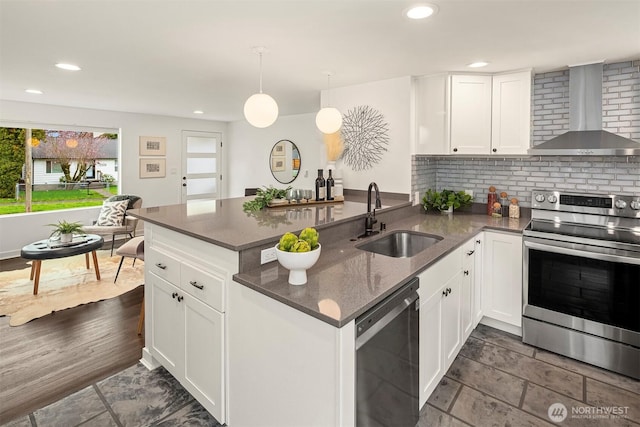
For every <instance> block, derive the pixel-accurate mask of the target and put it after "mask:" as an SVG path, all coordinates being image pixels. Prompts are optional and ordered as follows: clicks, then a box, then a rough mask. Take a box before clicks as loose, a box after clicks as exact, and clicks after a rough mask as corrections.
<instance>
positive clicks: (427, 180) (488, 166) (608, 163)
mask: <svg viewBox="0 0 640 427" xmlns="http://www.w3.org/2000/svg"><path fill="white" fill-rule="evenodd" d="M412 166H413V167H412V194H413V192H416V191H418V192H420V194H421V195H422V194H423V193H424V192H425V191H426V190H427V189H429V188H436V189H437V190H439V191H441V190H442V189H443V188H446V189H449V190H473V195H474V198H475V201H476V202H478V203H483V202H485V201H486V200H487V192H488V189H489V187H490V186H491V185H494V186H495V187H496V188H497V189H498V192H501V191H506V192H507V193H508V194H509V197H510V198H511V197H517V198H518V200H520V203H521V205H522V206H524V207H530V206H531V190H533V189H534V188H548V189H557V190H564V191H576V192H592V193H604V194H628V195H636V196H637V195H640V157H638V156H611V157H609V156H607V157H598V156H588V157H586V156H583V157H569V156H543V157H523V158H512V159H511V158H507V159H502V158H501V159H493V158H463V157H454V156H447V157H435V156H420V155H416V156H413V157H412Z"/></svg>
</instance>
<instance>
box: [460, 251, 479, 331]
mask: <svg viewBox="0 0 640 427" xmlns="http://www.w3.org/2000/svg"><path fill="white" fill-rule="evenodd" d="M475 252H476V251H475V240H474V239H471V240H469V241H468V242H467V243H465V244H464V245H463V246H462V257H463V259H462V285H461V289H460V292H461V296H460V303H461V306H460V316H461V322H462V340H463V341H465V340H466V339H467V338H469V335H471V331H473V328H474V305H473V303H474V290H475V280H474V279H475V265H474V260H475Z"/></svg>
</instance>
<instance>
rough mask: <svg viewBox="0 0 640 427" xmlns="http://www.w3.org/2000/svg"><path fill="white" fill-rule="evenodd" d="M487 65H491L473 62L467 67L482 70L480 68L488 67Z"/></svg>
mask: <svg viewBox="0 0 640 427" xmlns="http://www.w3.org/2000/svg"><path fill="white" fill-rule="evenodd" d="M487 65H489V63H488V62H484V61H478V62H473V63H471V64H469V65H467V67H470V68H480V67H486V66H487Z"/></svg>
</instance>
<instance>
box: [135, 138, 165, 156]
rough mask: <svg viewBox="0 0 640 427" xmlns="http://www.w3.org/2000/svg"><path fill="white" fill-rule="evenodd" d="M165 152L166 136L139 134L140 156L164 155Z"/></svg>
mask: <svg viewBox="0 0 640 427" xmlns="http://www.w3.org/2000/svg"><path fill="white" fill-rule="evenodd" d="M165 154H167V138H166V137H164V136H141V137H140V155H141V156H164V155H165Z"/></svg>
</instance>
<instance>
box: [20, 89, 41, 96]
mask: <svg viewBox="0 0 640 427" xmlns="http://www.w3.org/2000/svg"><path fill="white" fill-rule="evenodd" d="M24 91H25V92H27V93H32V94H34V95H42V91H41V90H40V89H25V90H24Z"/></svg>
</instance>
